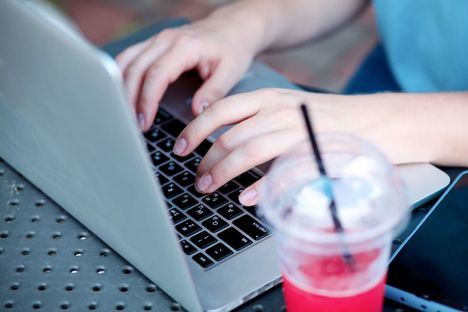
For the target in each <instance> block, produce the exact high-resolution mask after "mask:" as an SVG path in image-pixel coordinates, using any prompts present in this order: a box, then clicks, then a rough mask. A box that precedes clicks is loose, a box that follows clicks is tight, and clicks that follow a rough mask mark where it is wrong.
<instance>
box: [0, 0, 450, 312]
mask: <svg viewBox="0 0 468 312" xmlns="http://www.w3.org/2000/svg"><path fill="white" fill-rule="evenodd" d="M0 38H1V40H2V44H1V45H0V156H1V157H2V158H3V159H4V160H5V161H6V162H8V163H9V164H10V165H12V166H13V167H14V168H16V169H17V170H18V171H19V172H20V173H22V174H23V175H24V176H26V177H27V178H28V179H29V180H30V181H31V182H32V183H34V184H35V185H36V186H38V187H39V188H40V189H41V190H42V191H44V192H45V193H47V194H48V195H49V196H50V197H51V198H53V199H54V200H55V201H56V202H57V203H58V204H59V205H61V206H62V207H63V208H64V209H66V210H67V211H68V212H69V213H70V214H71V215H73V216H74V217H75V218H77V219H78V220H79V221H80V222H81V223H83V224H84V225H85V226H86V227H88V228H89V229H90V230H91V231H93V232H94V233H95V234H96V235H97V236H99V237H100V238H101V239H102V240H103V241H105V242H106V243H107V244H108V245H109V246H111V247H112V248H113V249H114V250H115V251H116V252H118V253H119V254H120V255H122V256H123V257H124V258H125V259H126V260H127V261H129V262H130V263H131V264H132V265H134V266H135V267H136V268H138V269H139V270H140V271H141V272H142V273H143V274H145V275H146V276H147V277H148V278H149V279H151V280H152V281H154V282H155V283H156V284H158V286H159V287H161V288H162V289H163V290H164V291H165V292H166V293H168V294H169V295H170V296H172V297H173V298H174V299H175V300H177V301H178V302H180V303H181V304H182V305H183V306H184V308H186V309H187V310H190V311H227V310H231V309H233V308H235V307H237V306H239V305H241V304H242V303H243V302H245V301H247V300H249V299H251V298H253V297H254V296H256V295H258V294H259V293H262V292H264V291H265V290H267V289H269V288H271V287H272V286H274V285H276V284H278V283H279V282H280V281H281V276H280V270H279V267H278V263H277V260H276V256H275V251H274V245H273V244H274V242H273V239H272V234H271V231H270V230H269V229H268V228H267V227H266V226H265V225H264V224H263V223H262V221H261V220H259V219H258V218H257V217H256V215H255V211H254V209H250V208H246V207H242V206H241V205H240V204H239V202H238V199H237V195H238V194H239V191H240V190H241V189H242V188H244V187H245V186H247V185H248V184H249V183H251V182H253V181H255V180H256V179H258V178H259V177H260V176H261V175H262V174H263V172H264V170H262V168H255V169H253V170H251V171H249V172H247V173H245V174H243V175H241V176H239V177H237V178H236V179H234V180H233V181H231V182H229V183H228V184H226V185H225V186H223V187H222V188H221V189H220V190H219V191H217V192H216V193H214V194H208V195H201V194H198V193H196V191H194V189H193V179H194V175H193V173H194V170H195V168H196V166H197V164H198V162H199V161H200V159H201V157H202V156H203V154H204V153H205V152H206V150H207V148H209V146H210V144H211V143H210V142H209V141H205V142H204V143H203V144H202V145H201V146H200V147H199V148H198V149H197V150H196V151H195V153H194V154H193V155H190V157H188V158H180V157H174V155H173V154H172V152H171V149H172V144H173V141H174V138H175V137H176V136H177V135H178V132H180V130H181V129H182V128H183V127H184V125H185V124H186V123H187V122H189V121H190V118H191V114H190V97H191V95H192V94H193V91H194V90H195V89H196V87H197V84H198V83H199V82H197V80H196V79H194V77H190V76H188V77H185V78H184V79H180V81H178V82H177V83H175V84H174V85H173V86H171V88H170V90H169V91H168V93H167V94H166V96H165V99H164V100H163V103H162V109H160V111H159V113H158V115H157V118H156V121H155V124H154V126H153V128H152V129H151V131H150V132H148V133H147V134H146V135H145V136H142V134H141V133H140V132H139V130H138V127H137V124H136V121H135V120H134V117H133V115H132V112H131V109H130V106H129V105H128V103H127V99H126V95H125V90H124V88H123V84H122V79H121V74H120V72H119V69H118V67H117V66H116V64H115V63H114V61H113V59H112V58H111V57H109V56H108V55H106V54H104V53H103V52H102V51H100V50H99V49H97V48H95V47H93V46H92V45H91V44H89V43H87V42H86V40H84V39H83V38H82V37H81V36H80V35H79V34H78V33H77V32H76V31H75V30H74V28H73V26H72V25H71V23H69V22H68V21H67V20H66V19H65V18H64V17H62V16H60V15H59V14H58V13H57V12H55V11H53V10H52V9H51V8H49V7H47V6H46V5H44V4H42V3H40V2H31V1H25V0H5V1H1V2H0ZM261 87H282V88H296V87H295V86H294V85H293V84H291V83H290V82H288V81H287V79H286V78H284V77H283V76H281V75H279V74H278V73H276V72H275V71H273V70H272V69H270V68H268V67H267V66H265V65H263V64H260V63H254V64H253V66H252V68H251V69H250V71H249V72H248V73H247V75H246V77H245V78H244V79H243V80H242V81H241V82H240V83H239V84H238V85H237V86H236V87H235V88H234V89H233V90H232V91H231V94H234V93H238V92H245V91H251V90H255V89H258V88H261ZM221 132H222V130H221V131H218V132H217V133H216V134H215V135H214V136H213V137H211V140H213V139H215V138H216V136H217V135H219V134H220V133H221ZM398 170H399V171H400V173H401V175H402V177H403V179H404V180H405V182H406V183H407V185H408V187H409V195H410V199H411V204H412V205H413V206H416V205H418V204H420V203H422V202H424V201H425V200H427V199H429V198H431V197H432V196H434V195H435V194H436V193H438V192H439V191H440V190H442V189H443V188H444V187H445V186H446V185H447V184H448V182H449V179H448V176H447V175H446V174H444V173H443V172H442V171H440V170H438V169H437V168H435V167H434V166H431V165H429V164H411V165H406V166H401V167H399V169H398Z"/></svg>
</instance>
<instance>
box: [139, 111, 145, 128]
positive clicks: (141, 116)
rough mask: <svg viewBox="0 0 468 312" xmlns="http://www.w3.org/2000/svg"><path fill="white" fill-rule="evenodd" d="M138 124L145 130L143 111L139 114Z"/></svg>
mask: <svg viewBox="0 0 468 312" xmlns="http://www.w3.org/2000/svg"><path fill="white" fill-rule="evenodd" d="M138 125H139V127H140V130H143V128H145V115H143V113H139V114H138Z"/></svg>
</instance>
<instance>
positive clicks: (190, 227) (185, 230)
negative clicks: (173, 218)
mask: <svg viewBox="0 0 468 312" xmlns="http://www.w3.org/2000/svg"><path fill="white" fill-rule="evenodd" d="M175 228H176V230H177V231H178V232H179V233H180V234H182V235H184V236H186V237H188V236H190V235H192V234H194V233H197V232H198V231H200V230H201V227H200V226H199V225H198V224H196V223H195V222H193V221H192V220H190V219H188V220H185V221H182V222H181V223H179V224H177V225H176V227H175Z"/></svg>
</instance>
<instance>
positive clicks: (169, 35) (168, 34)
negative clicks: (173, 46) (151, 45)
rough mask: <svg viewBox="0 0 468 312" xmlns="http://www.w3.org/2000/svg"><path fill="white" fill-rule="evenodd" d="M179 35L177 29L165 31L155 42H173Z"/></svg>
mask: <svg viewBox="0 0 468 312" xmlns="http://www.w3.org/2000/svg"><path fill="white" fill-rule="evenodd" d="M176 34H177V30H175V29H170V28H169V29H164V30H162V31H161V32H160V33H159V34H158V35H157V36H156V37H155V41H168V40H172V39H173V38H174V37H175V36H176Z"/></svg>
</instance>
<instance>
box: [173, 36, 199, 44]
mask: <svg viewBox="0 0 468 312" xmlns="http://www.w3.org/2000/svg"><path fill="white" fill-rule="evenodd" d="M194 42H195V39H194V38H193V37H192V36H191V35H189V34H181V35H179V36H178V37H177V40H176V44H177V45H178V46H181V47H186V46H191V45H193V44H194Z"/></svg>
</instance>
